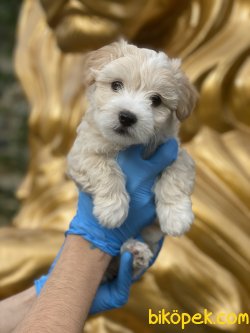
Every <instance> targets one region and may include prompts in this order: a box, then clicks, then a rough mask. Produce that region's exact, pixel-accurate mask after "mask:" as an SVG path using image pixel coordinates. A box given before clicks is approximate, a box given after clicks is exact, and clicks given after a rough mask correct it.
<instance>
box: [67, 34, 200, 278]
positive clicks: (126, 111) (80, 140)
mask: <svg viewBox="0 0 250 333" xmlns="http://www.w3.org/2000/svg"><path fill="white" fill-rule="evenodd" d="M180 66H181V63H180V60H178V59H170V58H169V57H167V55H166V54H165V53H163V52H155V51H153V50H149V49H143V48H138V47H136V46H134V45H130V44H128V43H127V42H125V41H124V40H122V41H120V42H115V43H113V44H110V45H108V46H105V47H103V48H101V49H99V50H97V51H94V52H92V53H90V55H89V60H88V73H87V83H88V92H87V96H88V100H89V108H88V110H87V112H86V114H85V116H84V118H83V119H82V122H81V124H80V125H79V127H78V129H77V137H76V140H75V142H74V144H73V147H72V149H71V151H70V153H69V155H68V174H69V175H70V177H71V178H72V179H73V180H74V181H75V182H76V184H77V185H78V187H79V188H80V189H81V190H83V191H87V192H89V193H90V194H91V195H92V197H93V203H94V215H95V216H96V217H97V218H98V220H99V222H100V223H101V224H102V225H103V226H105V227H107V228H115V227H118V226H120V225H121V224H122V223H123V222H124V220H125V219H126V217H127V214H128V207H129V196H128V194H127V192H126V188H125V180H124V176H123V174H122V172H121V170H120V168H119V166H118V164H117V162H116V159H115V157H116V155H117V153H118V152H119V151H120V150H122V149H124V148H125V147H128V146H130V145H134V144H144V145H145V146H146V147H147V148H146V150H147V154H151V153H152V152H153V151H154V150H155V149H156V147H157V146H158V145H159V144H160V143H162V142H163V141H165V140H166V139H167V138H170V137H175V138H177V140H178V131H179V124H180V122H181V121H183V120H184V119H185V118H187V117H188V116H189V115H190V113H191V112H192V110H193V108H194V106H195V103H196V99H197V93H196V90H195V89H194V87H193V86H192V85H191V83H190V82H189V80H188V79H187V77H186V76H185V74H184V73H183V71H182V70H181V68H180ZM178 142H179V141H178ZM194 178H195V171H194V163H193V160H192V158H191V157H190V156H189V155H188V154H187V153H186V151H184V150H183V149H181V148H179V155H178V159H177V160H176V161H175V162H174V163H173V164H172V165H171V166H170V167H168V168H167V169H166V170H165V171H164V172H163V173H162V175H161V177H160V178H159V179H158V181H157V183H156V186H155V189H154V191H155V199H156V209H157V216H158V221H159V224H158V226H159V225H160V228H159V227H156V226H155V225H153V226H151V227H148V228H146V229H145V230H144V231H143V238H144V239H145V241H146V243H147V244H148V246H149V247H148V246H147V245H146V249H145V244H143V243H141V242H138V241H136V240H129V241H128V242H126V243H125V244H123V246H122V249H121V251H125V250H129V251H131V252H132V253H133V254H134V267H135V274H137V273H138V272H139V271H140V270H141V269H143V268H145V267H146V266H147V265H148V262H149V260H150V258H151V257H152V255H153V253H152V252H154V251H155V250H156V244H157V242H158V240H159V238H161V236H162V233H163V234H168V235H173V236H179V235H182V234H183V233H185V232H186V231H187V230H188V229H189V227H190V225H191V223H192V221H193V213H192V207H191V206H192V205H191V199H190V195H191V192H192V189H193V185H194Z"/></svg>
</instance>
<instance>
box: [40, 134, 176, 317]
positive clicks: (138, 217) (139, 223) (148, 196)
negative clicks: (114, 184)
mask: <svg viewBox="0 0 250 333" xmlns="http://www.w3.org/2000/svg"><path fill="white" fill-rule="evenodd" d="M142 151H143V147H142V146H133V147H131V148H129V149H127V150H125V151H122V152H121V153H119V155H118V158H117V161H118V164H119V165H120V167H121V169H122V171H123V173H124V175H125V177H126V186H127V191H128V193H129V195H130V199H131V200H130V210H129V215H128V218H127V220H126V221H125V222H124V224H123V225H122V226H121V227H119V228H115V229H106V228H103V227H102V226H101V225H100V224H99V223H98V221H97V220H96V218H95V217H94V216H93V214H92V210H93V205H92V200H91V198H90V196H89V195H87V194H86V193H80V194H79V201H78V210H77V214H76V216H75V217H74V218H73V220H72V222H71V224H70V228H69V230H68V231H67V232H66V235H67V234H76V235H81V236H83V237H84V238H86V239H87V240H88V241H90V242H91V243H92V244H93V245H94V246H96V247H99V248H100V249H101V250H103V251H104V252H107V253H109V254H111V255H117V254H119V252H120V247H121V245H122V244H123V242H125V241H126V240H127V239H128V238H131V237H133V236H135V237H139V232H140V230H141V229H143V228H144V227H145V226H147V225H148V224H150V223H152V221H153V220H154V218H155V205H154V195H153V192H152V191H151V190H152V187H153V185H154V182H155V179H156V177H157V176H158V174H160V173H161V171H163V170H164V169H165V168H166V167H167V166H168V165H170V164H171V163H172V162H173V161H174V160H175V159H176V158H177V153H178V145H177V142H176V141H175V140H174V139H171V140H169V141H168V142H167V143H165V144H163V145H161V146H160V147H159V148H158V149H157V151H156V152H155V153H154V155H153V156H152V157H151V158H150V159H148V160H144V159H143V158H142V157H141V155H142ZM135 221H136V223H135ZM161 245H162V240H161V241H160V242H159V250H160V248H161ZM62 248H63V247H62ZM62 248H61V250H60V252H59V253H58V255H57V257H56V259H55V261H54V262H53V264H52V266H51V268H50V270H49V273H48V275H45V276H42V277H41V278H40V279H38V280H36V281H35V288H36V293H37V295H39V294H40V292H41V289H42V287H43V285H44V284H45V282H46V281H47V279H48V277H49V275H50V273H51V272H52V270H53V268H54V266H55V264H56V262H57V260H58V258H59V256H60V253H61V251H62ZM158 252H159V251H158ZM158 252H157V253H156V255H155V256H154V258H152V260H151V262H150V265H149V266H151V265H152V264H153V262H154V261H155V259H156V257H157V255H158ZM131 265H132V259H131V255H130V254H129V255H128V254H123V255H122V257H121V263H120V267H119V273H118V277H117V278H116V279H115V280H114V281H112V282H108V283H105V284H103V285H101V286H100V287H99V289H98V291H97V294H96V297H95V299H94V302H93V305H92V307H91V311H90V313H96V312H99V311H104V310H107V309H112V308H113V307H118V305H119V304H120V306H121V305H123V304H125V303H126V301H127V298H128V294H129V290H130V286H131V283H132V282H133V281H135V280H137V279H138V278H140V276H141V275H140V276H138V277H136V279H135V280H133V281H132V266H131ZM143 273H144V272H143ZM108 295H109V297H108Z"/></svg>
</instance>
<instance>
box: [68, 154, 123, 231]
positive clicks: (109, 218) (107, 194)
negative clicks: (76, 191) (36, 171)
mask: <svg viewBox="0 0 250 333" xmlns="http://www.w3.org/2000/svg"><path fill="white" fill-rule="evenodd" d="M70 157H71V156H70V155H69V158H68V166H69V167H68V170H69V171H68V173H69V175H70V177H71V178H73V180H74V181H75V182H76V183H77V185H78V186H79V188H80V190H82V191H86V192H88V193H90V194H91V195H92V196H93V204H94V209H93V213H94V215H95V216H96V217H97V219H98V221H99V222H100V224H102V225H103V226H105V227H107V228H116V227H119V226H120V225H121V224H122V223H123V222H124V220H125V219H126V217H127V215H128V208H129V196H128V194H127V191H126V187H125V179H124V175H123V173H122V171H121V170H120V168H119V166H118V164H117V163H116V161H115V159H114V158H109V157H106V156H104V155H98V154H85V156H84V157H81V158H79V157H78V158H77V161H78V165H76V164H75V163H73V160H71V159H70ZM79 161H80V162H79Z"/></svg>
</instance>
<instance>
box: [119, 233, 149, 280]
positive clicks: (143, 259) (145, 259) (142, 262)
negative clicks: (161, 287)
mask: <svg viewBox="0 0 250 333" xmlns="http://www.w3.org/2000/svg"><path fill="white" fill-rule="evenodd" d="M126 251H128V252H131V253H132V254H133V277H137V276H138V275H139V274H140V273H141V272H142V271H143V270H144V269H145V268H147V267H148V265H149V262H150V260H151V259H152V257H153V253H152V251H151V250H150V248H149V246H148V245H147V244H146V243H143V242H140V241H138V240H136V239H129V240H127V241H126V242H125V243H124V244H123V245H122V247H121V253H124V252H126Z"/></svg>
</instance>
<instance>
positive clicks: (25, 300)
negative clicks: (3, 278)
mask: <svg viewBox="0 0 250 333" xmlns="http://www.w3.org/2000/svg"><path fill="white" fill-rule="evenodd" d="M35 300H36V291H35V288H34V287H31V288H29V289H27V290H25V291H23V292H21V293H19V294H17V295H14V296H12V297H9V298H7V299H5V300H3V301H1V302H0V332H1V333H10V332H13V330H14V329H15V328H16V327H17V325H19V324H20V323H21V321H22V320H23V319H24V317H25V316H26V314H27V313H28V312H29V310H30V309H31V307H32V305H33V303H34V302H35Z"/></svg>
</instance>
